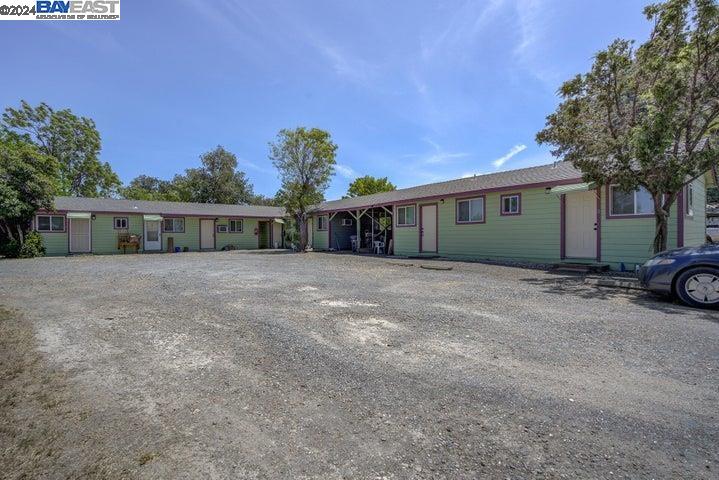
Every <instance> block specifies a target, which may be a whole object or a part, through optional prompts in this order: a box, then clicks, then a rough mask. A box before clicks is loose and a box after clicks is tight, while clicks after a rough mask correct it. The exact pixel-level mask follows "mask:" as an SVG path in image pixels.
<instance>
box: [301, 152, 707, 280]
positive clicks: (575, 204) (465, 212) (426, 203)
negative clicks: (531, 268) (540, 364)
mask: <svg viewBox="0 0 719 480" xmlns="http://www.w3.org/2000/svg"><path fill="white" fill-rule="evenodd" d="M704 181H705V180H704V177H700V178H698V179H696V180H694V181H693V182H691V183H688V184H687V185H686V186H685V188H684V189H683V191H682V193H681V194H680V195H679V198H678V199H677V201H676V202H675V204H674V206H673V207H672V209H671V213H670V225H669V242H668V246H669V248H673V247H680V246H689V245H698V244H702V243H704V241H705V226H704V224H705V208H704V206H705V186H704ZM653 211H654V206H653V201H652V198H651V195H650V194H649V193H648V192H647V191H646V190H644V189H639V190H637V191H631V192H625V191H622V190H621V189H620V188H619V187H618V186H615V185H604V186H597V185H593V184H589V183H586V182H584V181H583V180H582V175H581V173H580V172H579V171H578V170H576V169H575V168H574V167H573V166H572V165H571V164H570V163H568V162H557V163H553V164H550V165H542V166H538V167H530V168H523V169H520V170H512V171H506V172H498V173H491V174H486V175H476V176H472V177H468V178H461V179H457V180H450V181H446V182H440V183H433V184H429V185H421V186H417V187H411V188H404V189H400V190H396V191H392V192H383V193H378V194H374V195H367V196H362V197H354V198H346V199H342V200H334V201H327V202H324V203H322V204H321V205H319V206H318V207H317V208H316V211H315V212H314V214H313V216H312V218H311V222H310V233H311V234H310V242H311V244H312V246H313V248H314V249H315V250H330V249H331V250H350V249H354V250H359V251H373V252H377V253H382V252H388V251H389V250H390V249H391V250H392V252H393V253H394V254H396V255H409V256H414V255H419V256H424V255H426V256H441V257H449V258H458V259H463V258H464V259H493V260H520V261H528V262H540V263H561V262H571V263H577V262H582V263H584V262H597V263H603V264H608V265H609V266H610V267H611V268H612V269H620V268H622V266H623V267H624V268H625V269H628V270H632V269H634V267H635V265H639V264H641V263H643V262H644V261H646V260H647V259H648V258H649V257H651V256H652V250H651V245H652V240H653V238H654V230H655V220H654V215H653Z"/></svg>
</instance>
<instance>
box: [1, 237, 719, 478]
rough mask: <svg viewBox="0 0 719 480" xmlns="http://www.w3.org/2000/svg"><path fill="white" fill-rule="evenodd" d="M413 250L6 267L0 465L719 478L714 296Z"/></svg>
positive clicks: (170, 473)
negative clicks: (596, 283) (710, 301)
mask: <svg viewBox="0 0 719 480" xmlns="http://www.w3.org/2000/svg"><path fill="white" fill-rule="evenodd" d="M419 263H421V261H417V260H412V261H402V260H391V261H389V260H384V259H379V258H367V257H362V258H359V257H353V256H348V255H334V254H321V253H313V254H304V255H302V254H278V253H257V252H238V251H234V252H216V253H187V254H175V255H166V254H162V255H141V256H137V255H127V256H104V257H102V256H99V257H89V256H88V257H75V258H43V259H33V260H17V261H15V260H13V261H10V260H7V261H2V262H0V305H2V309H1V310H0V382H1V383H0V445H2V448H0V472H2V475H0V476H2V477H4V478H37V477H46V478H68V477H69V478H314V477H321V478H438V477H453V478H471V477H485V478H716V477H717V475H718V469H719V463H718V460H719V453H718V450H717V448H716V445H717V444H718V443H719V426H718V425H719V418H718V416H719V413H718V412H719V411H718V410H717V405H719V374H718V368H719V366H717V358H719V314H718V313H716V312H706V311H699V310H691V309H688V308H685V307H682V306H680V305H677V304H674V303H671V302H669V301H666V300H662V299H658V298H655V297H653V296H651V295H649V294H644V293H641V292H623V291H619V290H609V289H606V290H603V289H597V288H594V287H591V286H587V285H584V284H583V283H582V279H581V278H578V277H573V276H564V275H555V274H549V273H544V272H542V271H537V270H527V269H522V268H509V267H503V266H497V265H483V264H469V263H466V264H465V263H461V262H451V263H449V262H448V263H445V262H432V264H433V265H439V266H442V265H446V266H451V267H452V270H427V269H422V268H419V265H418V264H419ZM409 264H412V265H411V266H410V265H409Z"/></svg>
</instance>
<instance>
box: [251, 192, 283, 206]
mask: <svg viewBox="0 0 719 480" xmlns="http://www.w3.org/2000/svg"><path fill="white" fill-rule="evenodd" d="M280 203H281V202H280V200H278V198H277V197H276V196H275V197H267V196H265V195H262V194H260V193H257V194H254V195H252V197H251V198H250V200H249V201H248V202H247V204H248V205H264V206H267V207H279V206H280Z"/></svg>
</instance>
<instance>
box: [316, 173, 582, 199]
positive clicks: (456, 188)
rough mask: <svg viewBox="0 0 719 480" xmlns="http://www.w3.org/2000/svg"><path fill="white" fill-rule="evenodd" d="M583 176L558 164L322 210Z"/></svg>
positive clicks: (378, 195)
mask: <svg viewBox="0 0 719 480" xmlns="http://www.w3.org/2000/svg"><path fill="white" fill-rule="evenodd" d="M581 177H582V173H581V172H580V171H579V170H577V169H576V168H574V167H573V166H572V164H571V163H570V162H556V163H552V164H549V165H541V166H538V167H529V168H522V169H519V170H509V171H506V172H497V173H489V174H486V175H476V176H473V177H468V178H459V179H457V180H449V181H446V182H440V183H430V184H428V185H420V186H418V187H410V188H402V189H400V190H395V191H393V192H382V193H375V194H373V195H365V196H362V197H354V198H345V199H342V200H331V201H327V202H323V203H321V204H320V205H319V207H318V209H319V210H321V211H330V210H343V209H355V208H366V207H372V206H379V205H389V204H393V203H398V202H404V201H410V200H419V199H422V198H434V197H442V196H452V195H461V194H464V193H474V192H481V191H483V190H494V191H497V190H501V189H503V188H507V189H511V188H521V187H522V186H526V185H532V184H550V185H551V184H553V183H562V182H567V181H571V180H577V181H580V179H581Z"/></svg>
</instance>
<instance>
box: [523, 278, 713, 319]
mask: <svg viewBox="0 0 719 480" xmlns="http://www.w3.org/2000/svg"><path fill="white" fill-rule="evenodd" d="M549 273H550V274H551V272H549ZM554 275H556V276H555V277H550V278H546V277H544V278H522V279H520V280H521V281H522V282H525V283H528V284H530V285H534V286H538V287H540V288H542V291H543V292H544V293H549V294H552V295H570V296H573V297H579V298H586V299H594V300H597V299H599V300H611V299H615V298H622V299H625V300H628V301H629V302H631V303H633V304H634V305H638V306H641V307H644V308H648V309H650V310H656V311H658V312H662V313H665V314H668V315H685V314H686V313H687V312H692V313H696V314H698V315H699V317H701V318H702V319H704V320H709V321H711V322H715V323H719V312H717V311H712V310H699V309H693V308H690V307H687V306H685V305H681V304H679V303H677V302H676V301H674V300H673V299H672V298H671V297H664V296H661V295H657V294H653V293H650V292H644V291H641V290H629V289H626V288H611V287H596V286H593V285H587V284H585V283H584V276H583V275H567V274H554Z"/></svg>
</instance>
